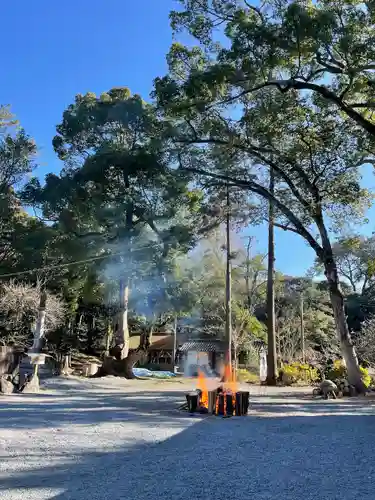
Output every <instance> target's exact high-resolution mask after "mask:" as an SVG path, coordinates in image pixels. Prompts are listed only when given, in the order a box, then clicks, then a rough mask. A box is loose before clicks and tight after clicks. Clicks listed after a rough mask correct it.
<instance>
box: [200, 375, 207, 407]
mask: <svg viewBox="0 0 375 500" xmlns="http://www.w3.org/2000/svg"><path fill="white" fill-rule="evenodd" d="M198 389H199V390H200V391H201V392H202V394H201V400H200V405H201V406H202V407H203V408H208V388H207V384H206V379H205V376H204V374H203V372H202V370H200V369H199V368H198Z"/></svg>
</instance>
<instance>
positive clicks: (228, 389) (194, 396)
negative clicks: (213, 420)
mask: <svg viewBox="0 0 375 500" xmlns="http://www.w3.org/2000/svg"><path fill="white" fill-rule="evenodd" d="M186 401H187V409H188V411H189V412H190V413H195V412H199V413H209V414H212V415H221V416H223V417H232V416H242V415H246V414H247V412H248V408H249V392H246V391H240V390H238V387H237V382H236V377H235V373H234V371H233V370H232V368H231V365H230V364H227V365H226V366H225V369H224V376H223V378H222V380H221V382H220V383H219V385H217V381H215V380H213V379H210V378H207V377H206V376H205V375H204V373H203V371H202V370H198V380H197V389H196V391H193V392H189V393H188V394H186Z"/></svg>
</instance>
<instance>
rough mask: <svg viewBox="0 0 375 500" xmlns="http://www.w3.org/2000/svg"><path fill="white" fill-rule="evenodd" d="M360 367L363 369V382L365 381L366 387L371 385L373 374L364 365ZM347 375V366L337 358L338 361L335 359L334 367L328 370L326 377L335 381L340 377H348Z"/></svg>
mask: <svg viewBox="0 0 375 500" xmlns="http://www.w3.org/2000/svg"><path fill="white" fill-rule="evenodd" d="M359 369H360V370H361V374H362V382H363V383H364V385H365V387H369V386H370V385H371V376H370V374H369V372H368V369H367V368H364V367H363V366H360V367H359ZM347 376H348V372H347V370H346V366H345V365H344V363H343V361H342V360H341V359H337V360H336V361H334V363H333V366H332V368H331V369H330V370H328V372H327V375H326V378H327V379H329V380H332V381H333V382H335V381H337V380H339V379H346V378H347Z"/></svg>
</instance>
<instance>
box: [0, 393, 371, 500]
mask: <svg viewBox="0 0 375 500" xmlns="http://www.w3.org/2000/svg"><path fill="white" fill-rule="evenodd" d="M155 396H156V397H160V398H161V399H163V398H165V397H166V395H165V393H164V394H162V395H159V396H158V395H157V394H156V395H155V393H147V392H145V393H143V394H137V395H135V394H131V395H130V394H129V395H120V396H118V395H117V398H116V401H112V402H110V401H109V402H108V407H107V406H106V404H105V402H104V401H103V400H102V397H101V396H100V395H99V397H98V402H101V403H102V404H103V405H104V408H105V409H104V410H103V409H102V408H99V409H98V410H97V413H96V414H95V413H92V412H91V411H90V412H86V410H85V407H82V415H81V417H80V418H82V419H86V422H87V421H89V419H90V418H91V419H92V423H93V424H95V422H96V421H97V420H96V419H97V418H99V419H103V418H111V420H117V419H118V420H120V419H121V420H123V419H124V416H126V415H130V417H129V418H130V421H131V419H136V420H137V421H139V419H144V422H145V424H147V425H149V426H152V425H153V423H155V421H158V422H160V420H161V419H163V418H164V419H165V424H166V425H173V419H174V418H179V419H181V418H184V414H181V413H178V412H176V411H174V410H173V406H174V404H175V403H176V404H177V400H178V402H180V401H181V393H180V392H178V393H176V394H175V393H169V394H168V396H167V397H168V399H169V397H170V398H171V399H170V401H169V402H168V404H170V403H171V408H170V409H169V410H165V411H166V412H167V413H165V412H163V411H160V410H159V413H158V412H157V411H156V410H155V413H154V412H153V411H152V408H151V411H150V402H147V403H145V404H146V406H147V409H148V411H150V412H149V413H148V414H147V415H144V414H143V409H145V408H144V407H143V402H142V401H143V399H142V398H147V397H150V398H154V397H155ZM107 398H108V396H105V397H104V396H103V399H105V400H106V401H107ZM135 398H137V401H136V402H135V403H134V408H133V401H132V400H133V399H135ZM259 399H261V398H259ZM115 403H116V404H115ZM156 403H157V401H155V408H156V407H157V406H158V404H156ZM90 404H92V402H91V401H87V405H88V406H90ZM111 404H113V406H116V407H117V409H112V410H110V409H109V407H110V406H111ZM295 404H297V403H296V402H293V401H292V402H290V404H285V405H284V404H280V403H279V404H277V403H274V404H263V405H262V402H261V401H259V402H257V398H255V401H253V402H252V410H251V411H252V412H255V416H252V415H249V416H247V417H244V418H232V419H222V418H219V417H205V418H203V419H202V418H199V419H197V422H196V423H193V424H192V425H190V426H189V427H187V428H186V429H185V430H183V431H182V432H180V433H179V434H176V435H174V436H173V437H171V438H169V439H167V440H165V441H162V442H159V443H153V444H151V445H150V444H148V445H144V444H143V445H135V446H127V447H122V448H121V442H119V450H118V451H116V452H109V453H85V454H83V455H82V456H81V457H79V458H78V459H77V458H75V459H74V461H73V459H72V461H71V462H69V461H66V460H67V459H66V457H65V463H62V464H61V465H60V466H58V467H56V466H54V467H53V468H52V467H51V468H40V469H35V470H32V471H28V472H23V473H20V474H14V475H13V474H12V475H10V476H9V477H8V478H5V479H4V480H3V481H2V482H1V486H0V498H1V497H2V492H4V491H6V490H13V489H14V490H16V489H23V490H26V491H27V490H28V492H29V494H30V497H31V496H32V490H34V489H48V488H50V489H53V490H54V491H60V493H58V494H55V495H54V496H50V497H49V498H54V499H55V500H95V499H100V500H107V499H108V500H124V499H129V500H130V499H132V500H141V499H142V500H143V499H153V500H156V499H163V500H164V499H165V500H168V499H173V500H185V499H186V500H187V499H189V500H191V499H207V500H211V499H212V500H224V499H225V500H227V499H228V498H230V499H234V500H240V499H241V500H242V499H248V498H249V499H256V500H271V499H272V500H274V499H278V500H297V499H298V500H301V498H303V500H310V499H311V500H312V499H313V500H336V499H337V500H339V499H340V500H351V499H353V500H354V499H358V498H360V499H361V500H367V499H369V500H370V499H371V500H373V499H374V497H375V494H374V486H373V484H374V479H375V466H374V459H373V443H374V441H375V419H374V417H373V416H372V415H363V414H358V412H357V413H356V414H353V415H348V414H345V409H347V411H349V412H351V408H352V407H354V406H355V404H354V403H353V404H352V403H349V404H348V403H346V401H345V403H341V402H340V403H335V404H331V402H328V404H326V403H324V402H312V401H311V402H307V403H306V404H305V403H302V404H301V403H298V404H299V405H300V406H301V408H302V410H301V411H304V410H303V409H304V408H305V409H306V411H307V409H308V411H310V410H311V408H310V407H314V409H316V410H317V411H316V413H317V414H316V415H314V416H303V415H301V416H300V415H298V416H287V417H285V416H281V413H282V412H283V411H285V407H288V408H289V411H293V405H295ZM119 405H120V408H119ZM122 405H123V407H122ZM51 406H52V407H51V409H49V411H48V418H51V419H52V420H53V421H54V425H57V423H58V422H62V423H63V424H69V416H66V414H65V412H67V414H68V415H69V409H66V408H64V410H63V409H62V408H59V407H58V405H57V407H56V408H53V405H51ZM335 406H337V407H339V408H341V414H340V415H336V414H333V413H335V411H334V410H333V409H334V407H335ZM261 407H263V408H265V407H267V409H268V410H267V411H271V412H272V413H273V417H274V418H261V417H259V416H256V411H257V409H258V408H259V409H260V408H261ZM319 407H324V408H326V410H325V411H326V412H327V414H326V415H319V414H318V409H319ZM328 407H329V409H327V408H328ZM357 409H358V404H357ZM17 411H21V409H19V410H16V409H15V411H14V414H13V416H11V415H10V417H11V418H17V416H16V413H17ZM22 411H27V418H25V416H24V417H23V418H24V419H25V420H27V419H28V418H31V420H32V422H31V425H34V426H36V425H37V419H38V418H39V417H40V415H38V408H37V407H35V408H32V409H29V408H28V409H27V410H26V409H23V410H22ZM80 411H81V410H80ZM103 411H104V414H103V413H101V412H103ZM262 411H264V410H262ZM311 411H314V410H311ZM33 412H36V413H37V416H36V417H33V416H32V414H33ZM85 412H86V415H85ZM75 413H76V412H75ZM43 418H44V419H45V418H46V414H45V413H44V417H43ZM43 425H45V422H43ZM25 427H26V422H25ZM24 459H25V460H27V457H24ZM8 498H12V497H11V496H9V497H8ZM17 498H19V497H17ZM25 498H27V495H26V496H25ZM35 498H36V497H35ZM44 498H45V497H44Z"/></svg>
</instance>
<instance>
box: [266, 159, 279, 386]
mask: <svg viewBox="0 0 375 500" xmlns="http://www.w3.org/2000/svg"><path fill="white" fill-rule="evenodd" d="M274 188H275V180H274V172H273V169H270V187H269V190H270V193H272V194H273V193H274ZM274 218H275V208H274V205H273V203H272V201H270V202H269V219H268V275H267V343H268V347H267V380H266V382H267V385H276V381H277V366H276V335H275V276H274V274H275V240H274V222H275V221H274Z"/></svg>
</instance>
